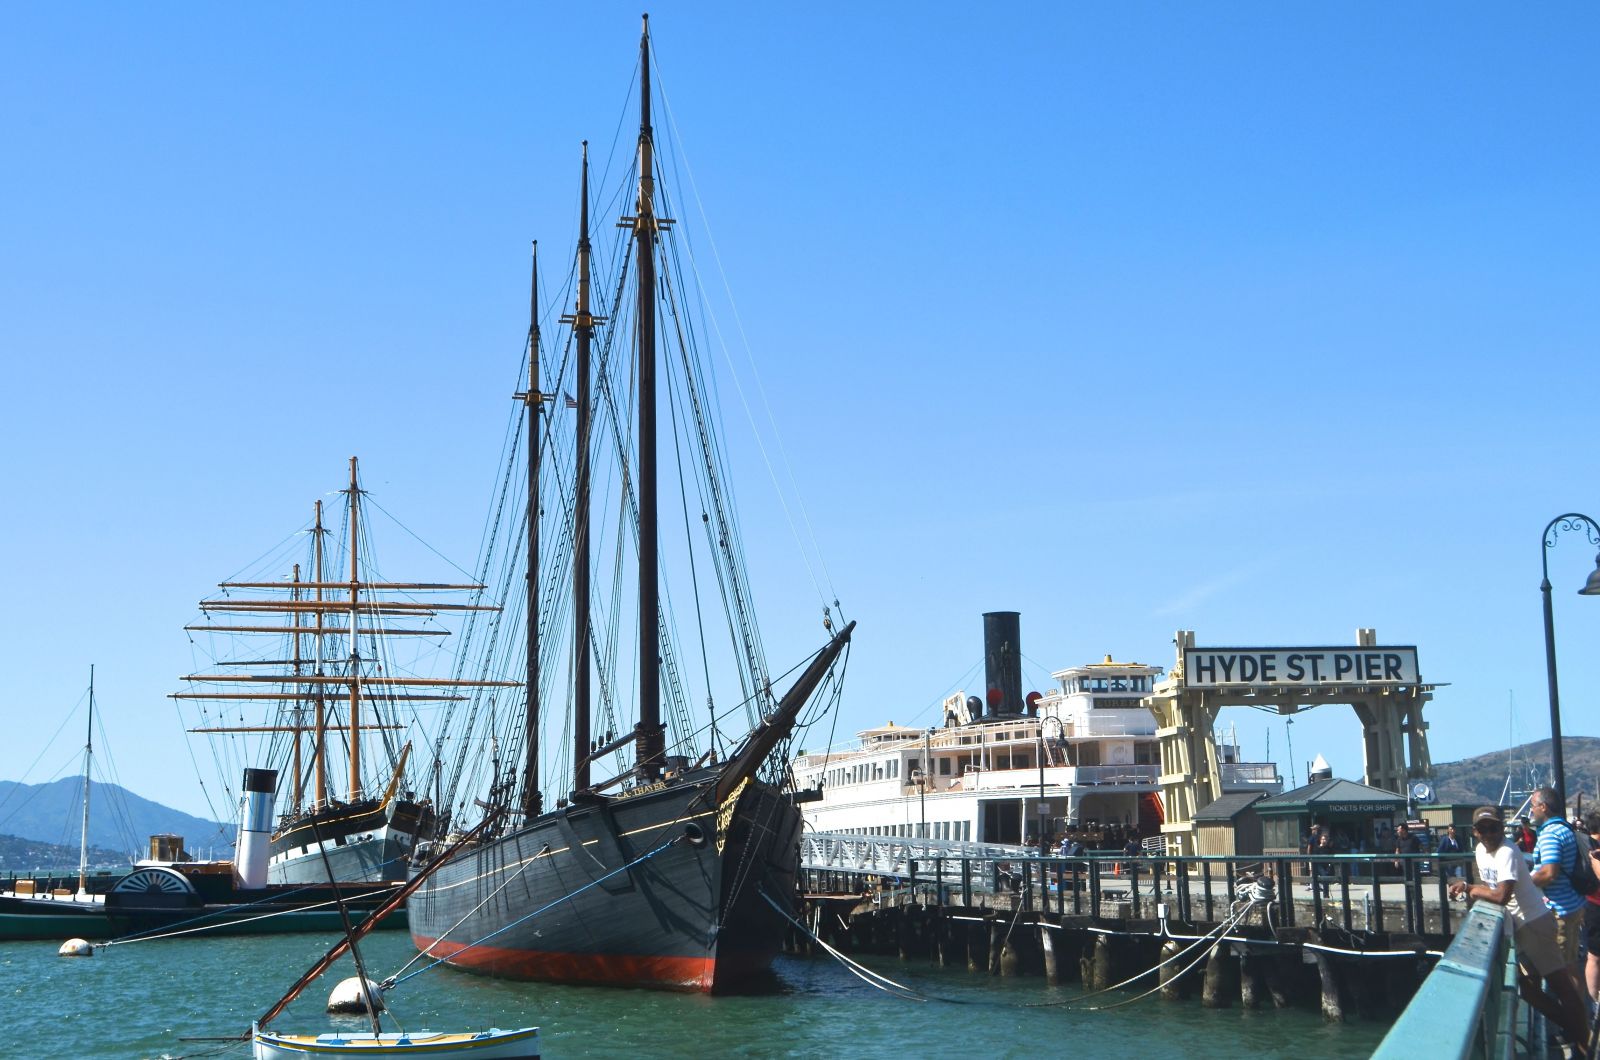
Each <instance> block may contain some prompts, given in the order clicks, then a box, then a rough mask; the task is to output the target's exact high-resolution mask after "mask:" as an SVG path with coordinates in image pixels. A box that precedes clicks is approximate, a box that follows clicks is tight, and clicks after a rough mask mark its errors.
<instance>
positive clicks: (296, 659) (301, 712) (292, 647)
mask: <svg viewBox="0 0 1600 1060" xmlns="http://www.w3.org/2000/svg"><path fill="white" fill-rule="evenodd" d="M291 584H292V585H293V586H294V588H292V589H291V590H290V591H289V599H290V601H291V602H293V603H299V602H300V564H298V563H296V564H295V565H294V577H293V579H292V582H291ZM300 614H301V613H300V612H299V611H298V610H296V611H295V612H294V614H292V615H290V616H289V617H290V618H291V619H292V620H293V622H294V635H293V636H291V637H290V638H289V666H290V667H291V670H290V672H291V673H293V674H294V676H296V677H299V676H300ZM293 702H294V706H293V707H292V708H290V709H291V711H292V716H293V718H294V758H293V761H292V762H291V764H290V767H289V768H290V770H291V771H292V772H293V773H294V805H293V807H292V809H293V810H294V812H295V813H299V812H300V810H301V808H302V806H303V804H304V802H305V797H306V778H305V775H304V774H303V773H302V772H301V771H300V737H301V736H302V735H303V734H304V732H305V726H306V705H305V702H304V701H303V700H299V699H296V700H294V701H293Z"/></svg>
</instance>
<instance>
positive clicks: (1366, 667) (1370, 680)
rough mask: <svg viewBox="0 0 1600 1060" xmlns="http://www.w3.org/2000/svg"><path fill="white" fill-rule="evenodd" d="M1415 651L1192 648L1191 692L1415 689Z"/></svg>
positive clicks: (1187, 681)
mask: <svg viewBox="0 0 1600 1060" xmlns="http://www.w3.org/2000/svg"><path fill="white" fill-rule="evenodd" d="M1419 681H1420V679H1419V677H1418V676H1417V649H1416V648H1415V647H1404V648H1388V647H1377V646H1373V647H1366V646H1362V647H1355V648H1350V647H1344V648H1187V649H1185V650H1184V653H1183V683H1184V685H1185V686H1186V687H1188V688H1223V687H1234V686H1238V685H1248V686H1251V687H1255V688H1325V687H1328V686H1331V685H1416V684H1418V683H1419Z"/></svg>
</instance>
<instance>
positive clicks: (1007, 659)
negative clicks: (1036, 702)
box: [983, 611, 1023, 717]
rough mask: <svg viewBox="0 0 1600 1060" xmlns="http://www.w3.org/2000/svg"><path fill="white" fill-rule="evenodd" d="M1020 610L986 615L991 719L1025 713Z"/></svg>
mask: <svg viewBox="0 0 1600 1060" xmlns="http://www.w3.org/2000/svg"><path fill="white" fill-rule="evenodd" d="M1021 618H1022V616H1021V614H1020V613H1019V612H1016V611H986V612H984V615H983V673H984V687H985V694H984V699H985V701H986V702H987V703H988V706H989V711H988V713H989V716H990V717H993V716H995V715H997V714H1007V715H1018V714H1021V713H1022V706H1023V704H1022V624H1021Z"/></svg>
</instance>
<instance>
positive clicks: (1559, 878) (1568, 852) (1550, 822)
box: [1528, 788, 1584, 979]
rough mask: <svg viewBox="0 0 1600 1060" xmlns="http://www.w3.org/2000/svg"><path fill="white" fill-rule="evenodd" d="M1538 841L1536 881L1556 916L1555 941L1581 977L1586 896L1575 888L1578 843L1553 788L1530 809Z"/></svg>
mask: <svg viewBox="0 0 1600 1060" xmlns="http://www.w3.org/2000/svg"><path fill="white" fill-rule="evenodd" d="M1528 815H1529V817H1531V818H1532V819H1533V826H1534V827H1535V828H1537V829H1538V830H1539V838H1538V840H1537V841H1536V842H1535V843H1534V847H1533V882H1534V883H1535V884H1537V885H1538V886H1539V889H1540V890H1542V891H1543V892H1544V904H1545V905H1547V906H1549V907H1550V911H1551V912H1552V913H1554V914H1555V915H1556V942H1557V943H1559V944H1560V946H1561V956H1562V958H1563V959H1564V960H1565V961H1566V962H1567V963H1568V964H1569V965H1571V966H1572V971H1573V974H1574V975H1577V976H1579V977H1580V979H1581V977H1582V975H1583V969H1582V966H1581V965H1580V964H1579V962H1578V941H1579V939H1580V937H1581V936H1582V934H1583V904H1584V903H1583V895H1581V894H1579V893H1578V892H1577V891H1576V890H1574V889H1573V886H1572V873H1573V871H1574V870H1575V869H1576V867H1577V864H1578V840H1577V839H1576V838H1575V837H1574V836H1573V834H1572V826H1571V825H1569V824H1568V823H1567V821H1566V810H1565V808H1564V807H1562V806H1561V805H1560V799H1558V798H1557V797H1556V792H1555V789H1554V788H1540V789H1539V790H1537V791H1535V792H1534V793H1533V799H1532V802H1531V803H1530V804H1529V807H1528Z"/></svg>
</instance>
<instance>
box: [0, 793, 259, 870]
mask: <svg viewBox="0 0 1600 1060" xmlns="http://www.w3.org/2000/svg"><path fill="white" fill-rule="evenodd" d="M82 814H83V776H82V775H81V774H79V775H77V776H71V777H62V778H61V779H60V780H52V781H48V782H46V783H43V784H22V783H19V782H17V781H12V780H0V835H10V836H14V837H16V838H18V839H21V840H27V841H31V842H34V843H46V844H53V845H58V846H63V847H69V848H70V849H71V850H72V851H73V855H72V859H71V861H72V864H73V865H74V866H76V864H77V860H78V859H77V853H76V852H77V849H78V841H79V823H80V820H81V818H82ZM234 831H235V829H234V826H233V825H232V824H224V823H222V822H220V821H207V820H205V819H204V818H201V817H195V816H193V815H192V814H187V813H184V812H183V811H182V810H174V809H172V808H171V807H170V806H163V805H162V804H161V803H159V802H154V801H152V800H150V799H146V798H144V797H143V796H141V795H138V794H135V793H134V792H132V791H129V790H128V789H126V788H124V787H122V786H121V785H119V784H112V783H109V782H107V781H103V780H96V781H95V782H94V787H93V789H92V790H91V791H90V794H89V845H90V846H91V847H97V848H101V849H103V850H106V851H111V852H116V853H119V854H121V855H123V856H132V857H136V858H138V857H147V856H148V854H149V851H148V840H149V837H150V836H152V835H161V834H175V835H181V836H183V838H184V844H185V846H186V847H187V848H188V849H189V850H190V851H191V852H193V853H197V854H198V853H199V852H200V851H202V850H205V849H207V848H210V849H212V850H213V851H215V852H216V856H218V857H230V856H232V850H233V842H234Z"/></svg>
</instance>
